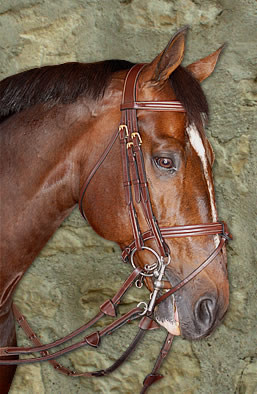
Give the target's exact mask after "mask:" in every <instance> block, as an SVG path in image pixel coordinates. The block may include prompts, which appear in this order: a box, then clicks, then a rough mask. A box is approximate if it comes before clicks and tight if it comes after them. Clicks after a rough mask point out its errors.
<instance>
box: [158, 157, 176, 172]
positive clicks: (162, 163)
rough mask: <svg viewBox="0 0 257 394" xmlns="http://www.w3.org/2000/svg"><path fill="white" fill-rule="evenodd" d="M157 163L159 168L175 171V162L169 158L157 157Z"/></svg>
mask: <svg viewBox="0 0 257 394" xmlns="http://www.w3.org/2000/svg"><path fill="white" fill-rule="evenodd" d="M154 160H155V163H156V165H157V166H158V167H161V168H164V169H166V170H171V169H175V165H174V163H173V160H171V159H170V158H169V157H155V159H154Z"/></svg>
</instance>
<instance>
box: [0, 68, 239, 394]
mask: <svg viewBox="0 0 257 394" xmlns="http://www.w3.org/2000/svg"><path fill="white" fill-rule="evenodd" d="M144 66H145V65H144V64H136V65H135V66H133V67H132V68H131V69H130V70H129V71H128V73H127V76H126V79H125V82H124V88H123V97H122V103H121V123H120V126H119V128H118V131H116V132H115V134H114V135H113V137H112V139H111V141H110V142H109V144H108V146H107V148H106V149H105V151H104V152H103V154H102V156H101V157H100V159H99V160H98V162H97V163H96V165H95V166H94V168H93V169H92V171H91V172H90V174H89V175H88V178H87V180H86V182H85V183H84V185H83V187H82V191H81V195H80V200H79V209H80V211H81V214H82V216H83V217H84V219H86V215H85V213H84V210H83V206H82V203H83V199H84V196H85V193H86V190H87V188H88V186H89V184H90V182H91V180H92V178H93V177H94V175H95V173H96V172H97V170H98V169H99V168H100V166H101V164H102V163H103V162H104V160H105V159H106V157H107V156H108V154H109V152H110V151H111V149H112V147H113V145H114V143H115V141H116V140H117V138H118V137H119V139H120V146H121V157H122V168H123V185H124V191H125V200H126V205H127V207H128V211H129V216H130V221H131V225H132V230H133V237H134V241H133V242H132V243H131V244H130V245H129V246H127V247H126V248H125V249H124V250H123V252H122V259H123V261H124V262H127V261H128V260H129V258H130V262H131V264H132V266H133V268H134V270H133V272H132V273H131V274H130V275H129V277H128V278H127V280H126V281H125V282H124V283H123V285H122V287H121V288H120V289H119V290H118V292H117V293H116V294H115V295H114V297H113V298H112V299H110V300H107V301H105V302H104V303H103V304H102V305H101V306H100V312H99V313H98V314H97V315H96V316H95V317H94V318H93V319H91V320H90V321H89V322H88V323H86V324H84V325H83V326H81V327H80V328H78V329H76V330H75V331H73V332H72V333H70V334H68V335H67V336H65V337H64V338H61V339H59V340H57V341H55V342H52V343H49V344H47V345H42V343H41V342H40V340H39V338H38V337H37V336H36V334H35V333H34V331H33V330H32V329H31V327H30V326H29V324H28V322H27V320H26V318H25V317H24V316H23V315H22V314H21V313H20V312H19V310H18V308H17V306H16V305H15V304H13V312H14V316H15V318H16V320H17V322H18V324H19V325H20V326H21V327H22V328H23V330H24V331H25V333H26V335H27V336H28V338H29V339H30V340H31V341H32V342H33V344H34V345H35V346H34V347H2V348H0V357H4V358H5V357H7V356H16V357H17V356H18V355H20V354H29V353H34V352H39V353H40V355H41V356H40V357H34V358H28V359H18V360H17V359H11V360H10V359H9V358H6V359H0V366H1V365H20V364H28V363H34V362H39V361H49V362H50V363H51V364H52V366H53V367H54V368H55V369H56V370H58V371H59V372H61V373H62V374H64V375H68V376H73V377H78V376H86V377H102V376H106V375H107V374H110V373H111V372H113V371H114V370H115V369H117V368H118V367H119V366H120V365H121V364H122V363H123V362H124V361H125V360H126V359H127V358H128V357H129V355H130V354H131V353H132V352H133V351H134V349H135V348H136V346H137V344H138V343H139V342H140V340H141V339H142V338H143V337H144V335H145V333H146V331H148V330H153V329H156V328H159V325H158V324H157V323H156V322H155V321H154V320H153V316H152V315H153V310H154V307H155V306H156V305H158V304H159V303H160V302H162V301H163V300H164V299H166V298H167V297H169V296H171V295H172V294H174V293H175V292H176V291H178V290H179V289H180V288H181V287H183V286H185V285H186V284H187V283H188V282H189V281H190V280H192V279H193V278H194V277H195V276H196V275H198V274H199V273H200V272H201V271H202V270H203V269H204V268H205V267H207V265H209V264H210V263H211V262H212V261H213V260H214V259H215V257H216V256H217V255H218V254H219V252H220V251H221V250H222V248H223V246H224V244H225V242H226V241H228V240H230V239H232V237H231V235H230V234H229V231H228V228H227V225H226V224H225V223H224V222H218V223H207V224H198V225H189V226H188V225H187V226H176V227H163V228H160V227H159V225H158V222H157V220H156V218H155V216H154V214H153V210H152V205H151V201H150V195H149V189H148V183H147V177H146V171H145V165H144V158H143V153H142V150H141V145H142V139H141V136H140V134H139V129H138V123H137V112H136V111H137V110H150V111H176V112H185V109H184V107H183V106H182V104H181V103H180V102H179V101H143V102H142V101H136V97H137V80H138V76H139V74H140V71H141V70H142V69H143V67H144ZM132 185H133V192H134V196H133V193H132ZM134 201H135V203H136V204H138V205H139V204H140V206H141V207H142V211H143V213H144V217H145V219H146V222H147V224H148V227H149V230H148V231H146V232H144V233H142V232H141V230H140V227H139V222H138V219H137V214H136V209H135V205H134ZM216 234H218V235H219V236H220V242H219V245H218V246H217V247H216V249H215V250H214V251H213V252H212V253H211V254H210V255H209V257H208V258H207V259H206V260H205V261H204V262H203V263H202V264H200V265H199V266H198V267H197V268H196V269H195V270H194V271H193V272H191V274H189V275H188V276H187V277H186V278H184V279H183V280H182V281H181V282H179V283H178V284H177V285H176V286H174V287H172V288H171V285H170V283H169V282H168V281H164V280H163V276H164V274H165V269H166V266H167V265H168V264H169V263H170V254H169V248H168V246H167V244H166V243H165V241H164V238H175V237H192V236H200V235H202V236H203V235H216ZM149 239H154V240H155V242H156V245H157V247H158V250H159V253H160V254H158V253H157V252H156V251H155V250H154V249H152V248H149V247H147V246H145V241H147V240H149ZM140 250H147V251H149V252H151V253H153V254H154V255H155V257H156V263H154V264H151V265H149V264H147V265H145V266H144V268H139V267H136V265H135V263H134V255H135V253H136V252H137V251H140ZM145 277H152V278H155V279H153V292H152V293H151V296H150V301H149V303H148V304H147V303H145V302H140V303H139V304H138V305H137V307H136V308H133V309H132V310H131V311H129V312H127V313H126V314H124V315H123V316H121V317H120V318H117V319H116V320H115V321H114V322H112V323H111V324H109V325H108V326H106V327H105V328H103V329H102V330H101V331H95V332H94V333H91V334H89V335H87V336H85V337H84V338H83V339H82V340H81V341H79V342H77V343H74V344H72V345H69V346H67V347H65V348H64V349H61V350H59V351H57V352H55V353H49V349H52V348H54V347H56V346H59V345H61V344H63V343H65V342H67V341H69V340H71V339H72V338H74V337H75V336H77V335H79V334H80V333H82V332H84V331H85V330H87V329H88V328H89V327H91V326H93V325H94V324H95V323H96V322H97V321H98V320H99V319H101V318H102V317H103V316H105V315H107V316H112V317H116V316H117V306H118V305H119V303H120V301H121V298H122V297H123V295H124V294H125V293H126V291H127V290H128V289H129V288H130V287H131V286H132V285H133V283H134V282H135V284H136V286H137V287H142V286H143V279H144V278H145ZM161 289H166V290H167V291H166V293H164V294H163V295H161V296H160V297H159V298H157V297H158V295H159V292H160V290H161ZM141 305H142V306H143V307H142V306H141ZM138 318H141V320H140V323H139V331H138V333H137V335H136V337H135V338H134V340H133V341H132V343H131V344H130V345H129V346H128V348H127V349H126V351H125V352H124V353H123V354H122V355H121V356H120V357H119V358H118V359H117V360H116V361H115V362H114V363H113V364H112V365H111V366H110V367H109V368H107V369H105V370H99V371H94V372H76V371H72V370H70V369H69V368H66V367H64V366H63V365H61V364H59V363H57V362H56V361H55V360H54V359H55V358H57V357H60V356H62V355H64V354H66V353H68V352H70V351H72V350H75V349H78V348H80V347H82V346H85V345H89V346H92V347H94V348H97V347H98V346H99V345H100V341H101V338H102V337H104V336H105V335H110V334H112V333H113V332H114V331H115V330H116V329H118V328H119V327H121V326H123V325H124V324H125V323H128V322H130V321H132V320H135V319H138ZM172 340H173V335H172V334H170V333H168V334H167V336H166V339H165V341H164V344H163V346H162V349H161V351H160V354H159V356H158V358H157V360H156V362H155V365H154V367H153V369H152V371H151V373H150V374H149V375H147V376H146V378H145V380H144V383H143V388H142V390H141V394H143V393H145V392H146V390H147V389H148V388H149V387H150V386H151V385H152V384H153V383H155V382H156V381H158V380H160V379H161V378H163V376H162V375H160V374H159V373H158V370H159V368H160V366H161V364H162V361H163V360H164V358H165V357H166V356H167V354H168V352H169V350H170V348H171V345H172Z"/></svg>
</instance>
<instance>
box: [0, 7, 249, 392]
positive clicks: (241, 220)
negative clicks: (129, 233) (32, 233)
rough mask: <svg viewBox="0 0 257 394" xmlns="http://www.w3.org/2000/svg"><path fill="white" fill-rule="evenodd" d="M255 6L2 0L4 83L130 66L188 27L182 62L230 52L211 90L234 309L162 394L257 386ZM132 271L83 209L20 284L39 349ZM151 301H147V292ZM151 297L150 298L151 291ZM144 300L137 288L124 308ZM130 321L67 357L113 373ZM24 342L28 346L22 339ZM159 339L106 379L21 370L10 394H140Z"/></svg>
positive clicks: (180, 363) (178, 354)
mask: <svg viewBox="0 0 257 394" xmlns="http://www.w3.org/2000/svg"><path fill="white" fill-rule="evenodd" d="M255 7H256V3H255V1H254V0H248V1H242V0H217V1H215V0H205V1H198V0H181V1H175V0H0V49H1V50H0V77H1V78H4V77H5V76H7V75H11V74H14V73H16V72H19V71H21V70H24V69H29V68H32V67H35V66H41V65H43V64H56V63H62V62H66V61H84V62H87V61H96V60H101V59H107V58H123V59H127V60H132V61H148V60H151V59H152V58H153V57H154V56H155V54H156V53H157V52H158V51H159V50H160V49H162V48H163V47H164V45H165V44H166V43H167V41H168V40H169V39H170V37H171V35H172V33H174V32H175V31H176V29H177V28H178V27H181V26H183V25H185V24H189V25H190V26H191V30H190V33H189V36H188V42H187V54H186V58H185V62H184V64H187V62H190V61H193V60H196V59H197V58H200V57H202V56H205V55H207V54H209V53H210V52H211V51H213V50H215V49H217V48H218V47H219V46H220V45H221V44H222V43H223V42H227V44H228V45H227V48H226V50H225V52H224V55H223V56H222V58H221V60H220V62H219V65H218V67H217V70H216V72H215V73H214V75H213V76H212V77H211V78H210V79H209V80H207V81H206V82H205V83H204V89H205V92H206V94H207V96H208V99H209V104H210V108H211V122H210V126H209V127H208V130H207V134H208V136H209V138H210V140H211V142H212V144H213V146H214V150H215V153H216V164H215V167H214V172H215V185H216V194H217V202H218V208H219V214H220V217H221V218H224V219H225V220H226V221H227V222H228V223H229V224H230V228H231V231H232V233H233V235H234V241H233V242H232V243H231V244H230V245H229V248H228V252H229V275H230V284H231V304H230V310H229V312H228V314H227V317H226V319H225V321H224V323H223V324H222V325H221V326H220V327H219V328H218V329H217V330H216V332H215V333H214V334H213V335H212V336H211V337H210V338H208V339H205V340H203V341H199V342H194V343H191V342H188V341H184V340H181V339H180V338H178V339H176V340H175V343H174V346H173V350H172V353H171V354H170V356H169V358H168V360H167V362H166V363H165V365H164V366H163V368H162V372H163V374H164V375H165V377H166V378H165V379H163V380H162V381H160V382H159V383H158V385H157V384H156V386H153V388H152V389H151V390H150V392H152V393H155V392H158V391H160V392H161V393H165V394H166V393H167V394H168V393H197V394H200V393H201V394H220V393H222V394H227V393H238V394H239V393H240V394H243V393H245V394H253V393H256V390H257V371H256V369H257V367H256V366H257V363H256V352H255V346H254V344H256V343H257V338H256V266H255V261H254V247H253V245H254V207H255V204H256V201H255V200H256V194H255V196H254V192H255V188H254V171H255V173H256V134H255V132H256V96H257V95H256V91H257V89H256V79H255V78H256V75H255V72H256V31H255V29H256V17H255V16H254V15H256V9H255ZM129 271H130V269H129V267H127V266H125V265H123V264H122V263H121V262H120V258H119V250H118V248H117V246H116V245H113V244H110V243H109V242H106V241H104V240H102V239H100V238H99V237H97V236H96V235H95V234H94V233H93V231H92V230H91V229H90V228H89V227H88V226H87V225H86V224H85V223H84V222H83V221H82V219H81V218H80V216H79V214H78V212H77V211H76V212H74V213H73V214H72V215H71V217H70V218H69V219H68V220H66V221H65V222H64V223H63V225H62V226H61V228H60V229H59V230H58V232H57V233H56V234H55V235H54V237H53V239H52V240H51V241H50V242H49V243H48V245H47V246H46V247H45V249H44V250H43V251H42V253H41V254H40V256H39V257H38V259H37V260H36V261H35V263H34V264H33V266H32V267H31V269H30V270H29V271H28V272H27V274H26V275H25V277H24V279H23V280H22V282H21V284H20V286H19V288H18V290H17V292H16V295H15V300H16V302H17V304H18V305H19V306H20V308H21V310H22V311H23V312H24V313H25V315H27V316H28V318H29V319H31V321H33V327H35V328H36V330H37V332H38V333H39V334H40V336H41V338H42V340H43V341H51V340H54V339H55V338H57V337H60V336H63V335H64V334H66V333H67V332H69V331H70V330H72V329H75V328H76V327H78V326H80V325H81V324H83V322H84V321H85V320H87V319H89V318H90V316H93V314H94V313H95V312H96V311H97V307H98V305H99V304H100V303H101V302H102V301H103V300H104V299H106V298H108V297H110V296H111V295H112V294H113V292H114V289H117V288H118V286H119V284H120V283H121V281H122V279H124V278H125V276H126V274H127V273H128V272H129ZM143 294H145V293H143ZM145 296H146V294H145ZM143 298H144V295H142V294H141V292H140V291H138V290H137V291H136V290H135V291H134V292H132V293H131V294H130V295H128V296H127V297H126V299H125V306H124V307H123V309H122V310H124V308H126V307H128V306H131V305H132V304H133V303H135V302H137V301H140V300H141V299H143ZM135 332H136V326H135V325H134V324H131V325H130V326H129V327H127V328H124V329H122V330H121V331H120V332H117V333H116V334H115V335H113V336H112V337H110V338H107V340H105V341H104V343H103V347H102V348H101V349H99V351H97V352H96V351H94V350H90V349H86V348H85V349H83V350H80V351H78V352H77V353H71V354H69V355H68V356H67V357H66V359H65V360H64V361H63V362H64V363H66V365H71V366H73V367H76V368H80V369H82V370H84V369H86V367H89V368H92V369H93V368H103V367H105V366H107V365H109V364H110V363H111V362H112V361H113V360H114V358H115V357H117V355H118V354H120V351H121V349H122V348H124V347H125V346H126V345H127V344H128V343H129V342H130V341H131V339H132V337H133V335H134V333H135ZM18 337H19V343H20V344H21V343H27V344H28V342H27V340H26V339H25V338H24V335H23V333H22V332H21V331H20V330H19V331H18ZM164 337H165V333H164V331H162V330H160V331H159V332H154V333H153V334H149V335H147V337H146V339H145V341H144V346H141V347H140V348H139V349H138V350H137V351H136V352H135V354H134V355H133V356H132V357H131V361H130V362H129V363H127V364H126V365H125V366H124V367H123V368H122V369H121V370H119V371H117V372H115V373H114V374H113V376H112V377H111V378H104V379H102V380H101V379H95V380H87V379H74V380H73V381H72V380H71V378H66V377H64V376H62V375H59V374H57V373H56V372H55V371H53V370H52V369H51V368H50V366H49V365H46V364H44V365H30V366H27V367H22V368H18V372H17V374H16V377H15V381H14V383H13V386H12V389H11V394H18V393H19V394H28V393H31V394H32V393H33V394H36V393H39V394H43V393H46V394H55V393H58V394H66V393H67V394H68V393H114V394H115V393H132V392H135V393H136V392H139V388H140V385H141V382H142V380H143V377H144V375H145V374H147V373H148V372H149V371H150V369H151V366H152V364H153V360H154V358H155V357H156V355H157V353H158V349H159V347H160V346H161V342H162V340H163V338H164Z"/></svg>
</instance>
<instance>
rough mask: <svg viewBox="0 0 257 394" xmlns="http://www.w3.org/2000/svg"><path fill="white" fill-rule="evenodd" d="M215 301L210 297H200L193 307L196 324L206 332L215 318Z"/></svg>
mask: <svg viewBox="0 0 257 394" xmlns="http://www.w3.org/2000/svg"><path fill="white" fill-rule="evenodd" d="M216 305H217V304H216V300H215V299H214V298H212V297H202V298H200V299H199V300H198V302H197V304H196V306H195V318H196V321H197V323H198V324H199V325H200V326H202V327H203V328H204V329H206V330H208V329H209V328H210V327H211V326H212V324H213V321H214V319H215V316H216V310H217V308H216Z"/></svg>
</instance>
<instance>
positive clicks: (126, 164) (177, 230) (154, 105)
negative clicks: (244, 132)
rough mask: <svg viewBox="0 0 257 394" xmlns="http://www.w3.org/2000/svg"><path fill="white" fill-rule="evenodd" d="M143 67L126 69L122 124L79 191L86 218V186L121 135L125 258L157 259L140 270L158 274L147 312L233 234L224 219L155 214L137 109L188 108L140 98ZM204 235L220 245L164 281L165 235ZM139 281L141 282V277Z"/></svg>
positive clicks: (123, 253)
mask: <svg viewBox="0 0 257 394" xmlns="http://www.w3.org/2000/svg"><path fill="white" fill-rule="evenodd" d="M144 67H145V64H136V65H135V66H133V67H132V68H131V69H130V70H129V72H128V73H127V76H126V78H125V82H124V87H123V95H122V103H121V106H120V109H121V122H120V126H119V128H118V131H117V132H115V134H114V136H113V138H112V139H111V141H110V143H109V145H108V146H107V148H106V150H105V151H104V153H103V155H102V156H101V158H100V159H99V161H98V162H97V163H96V165H95V167H94V168H93V170H92V171H91V173H90V174H89V176H88V178H87V180H86V182H85V183H84V185H83V188H82V191H81V195H80V201H79V209H80V212H81V214H82V216H83V217H84V218H85V219H86V215H85V213H84V210H83V199H84V196H85V193H86V190H87V188H88V186H89V184H90V182H91V180H92V178H93V176H94V175H95V173H96V171H97V170H98V169H99V167H100V166H101V164H102V163H103V161H104V160H105V158H106V157H107V155H108V153H109V152H110V150H111V148H112V146H113V145H114V142H115V141H116V139H117V138H118V137H119V139H120V147H121V158H122V169H123V186H124V192H125V201H126V205H127V208H128V213H129V217H130V222H131V226H132V231H133V238H134V241H133V242H131V244H130V245H128V246H127V247H126V248H125V249H124V250H123V251H122V259H123V261H124V262H126V261H128V260H129V259H130V261H131V264H132V266H133V267H134V268H135V264H134V255H135V253H136V252H137V251H142V250H148V251H150V252H152V253H153V254H154V255H155V257H156V259H157V263H155V264H153V265H152V266H149V265H146V266H145V267H144V269H143V271H142V274H141V276H142V277H147V276H152V277H155V278H156V279H155V280H154V281H153V287H154V291H153V293H152V296H151V302H150V303H149V305H148V307H147V310H148V313H151V312H152V310H153V308H154V306H155V305H157V304H159V303H160V302H161V301H163V300H164V299H165V298H167V297H169V296H170V295H171V294H174V293H175V292H176V291H177V290H179V289H180V288H181V287H183V286H185V284H186V283H188V282H189V281H190V280H192V279H193V278H194V277H195V276H196V275H198V274H199V273H200V272H201V271H202V270H203V269H204V268H205V267H206V266H207V265H208V264H210V263H211V262H212V261H213V260H214V258H215V257H216V256H217V255H218V253H219V252H220V251H221V249H222V247H223V246H224V243H225V241H226V240H229V239H230V238H231V236H230V234H229V232H228V229H227V226H226V224H225V223H224V222H217V223H206V224H197V225H187V226H176V227H162V228H160V227H159V224H158V221H157V220H156V218H155V216H154V213H153V209H152V204H151V200H150V194H149V188H148V182H147V176H146V170H145V165H144V157H143V153H142V149H141V146H142V143H143V141H142V138H141V135H140V132H139V128H138V120H137V110H147V111H174V112H186V111H185V109H184V107H183V105H182V104H181V103H180V102H179V101H137V81H138V77H139V74H140V72H141V71H142V69H143V68H144ZM132 189H133V190H132ZM135 205H138V206H139V205H140V206H141V208H142V211H143V214H144V217H145V220H146V223H147V224H148V227H149V230H148V231H146V232H144V233H142V231H141V229H140V226H139V221H138V218H137V212H136V209H135ZM203 235H219V236H220V242H219V245H218V246H217V247H216V249H215V250H214V251H213V252H212V253H211V254H210V255H209V257H208V258H207V259H206V260H205V261H204V262H203V263H202V264H201V265H200V266H199V267H198V268H197V269H195V270H194V271H193V272H192V273H191V274H190V275H188V276H187V277H186V278H185V279H183V280H182V281H181V282H179V283H178V284H177V285H176V286H175V287H173V288H171V285H170V283H168V282H167V281H162V278H163V275H164V273H165V268H166V266H167V265H168V264H169V263H170V251H169V248H168V245H167V244H166V242H165V239H168V238H178V237H179V238H180V237H194V236H203ZM150 239H153V240H154V241H155V244H156V247H157V250H158V253H157V252H156V251H155V250H153V249H151V248H149V247H147V246H146V245H145V242H146V241H148V240H150ZM137 283H140V281H138V282H137ZM141 283H142V281H141ZM163 288H165V289H170V290H169V291H167V292H166V293H165V294H164V295H162V296H161V297H159V298H158V300H157V295H158V292H159V290H160V289H163Z"/></svg>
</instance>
